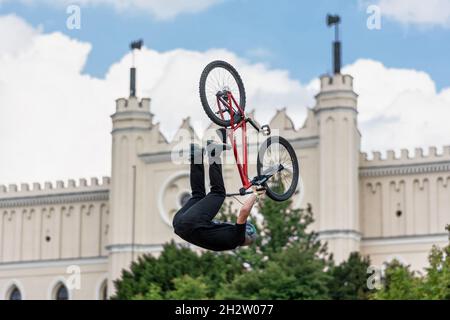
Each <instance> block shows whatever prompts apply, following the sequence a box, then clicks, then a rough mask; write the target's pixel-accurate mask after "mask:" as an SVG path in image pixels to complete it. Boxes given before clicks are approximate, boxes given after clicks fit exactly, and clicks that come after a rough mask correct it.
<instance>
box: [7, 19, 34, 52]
mask: <svg viewBox="0 0 450 320" xmlns="http://www.w3.org/2000/svg"><path fill="white" fill-rule="evenodd" d="M11 30H14V32H11ZM39 31H40V30H37V29H35V28H33V27H31V26H30V25H29V24H27V23H26V22H25V21H23V20H22V19H21V18H19V17H17V16H16V15H14V14H10V15H7V16H3V17H2V18H1V19H0V39H1V41H0V55H1V54H7V53H9V54H14V53H17V52H18V51H20V50H22V49H24V48H25V47H28V46H29V45H30V44H31V41H32V39H33V38H34V36H36V35H37V34H38V33H39Z"/></svg>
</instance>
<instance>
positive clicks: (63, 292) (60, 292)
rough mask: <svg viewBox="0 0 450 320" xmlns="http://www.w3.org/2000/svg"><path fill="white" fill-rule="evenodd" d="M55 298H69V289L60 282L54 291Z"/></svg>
mask: <svg viewBox="0 0 450 320" xmlns="http://www.w3.org/2000/svg"><path fill="white" fill-rule="evenodd" d="M55 300H69V291H67V288H66V286H65V285H63V284H60V285H59V286H58V287H57V289H56V293H55Z"/></svg>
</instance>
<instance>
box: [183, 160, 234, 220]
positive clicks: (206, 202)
mask: <svg viewBox="0 0 450 320" xmlns="http://www.w3.org/2000/svg"><path fill="white" fill-rule="evenodd" d="M214 160H215V161H213V159H211V158H210V160H209V180H210V183H211V191H210V192H209V193H208V194H207V195H206V197H204V198H203V199H201V200H200V201H199V202H197V203H196V204H195V206H193V207H192V208H191V210H189V211H187V212H186V216H188V215H189V216H190V215H191V214H192V215H193V216H195V220H196V221H198V222H200V223H201V222H204V223H209V222H210V221H211V220H213V219H214V217H215V216H216V215H217V213H218V212H219V210H220V208H221V207H222V204H223V202H224V200H225V184H224V182H223V176H222V164H221V163H220V161H217V160H218V159H217V158H216V159H214Z"/></svg>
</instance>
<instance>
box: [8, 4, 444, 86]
mask: <svg viewBox="0 0 450 320" xmlns="http://www.w3.org/2000/svg"><path fill="white" fill-rule="evenodd" d="M74 3H76V1H74ZM365 9H366V6H363V5H361V4H360V2H359V1H342V0H341V1H338V0H319V1H307V2H306V1H293V0H278V1H273V0H228V1H223V2H222V3H219V4H217V5H213V6H211V7H209V8H207V9H205V10H203V11H201V12H197V13H193V14H190V13H184V14H181V15H178V16H176V17H175V18H172V19H169V20H159V19H156V18H154V17H152V16H151V15H149V14H148V13H147V12H138V10H128V11H126V12H118V11H117V10H116V9H114V8H112V7H111V6H106V5H101V6H89V7H83V8H82V20H81V21H82V25H81V27H82V28H81V30H68V29H67V28H66V26H65V23H66V18H67V14H66V13H65V6H50V5H42V4H40V5H37V4H36V5H24V4H22V3H20V2H6V3H4V4H3V5H1V7H0V10H1V14H7V13H15V14H17V15H18V16H20V17H22V18H24V19H25V20H27V21H28V22H29V23H31V24H32V25H34V26H38V25H42V26H43V28H44V31H45V32H51V31H60V32H63V33H65V34H67V35H68V36H70V37H72V38H76V39H80V40H82V41H87V42H89V43H91V44H92V45H93V49H92V52H91V54H90V56H89V59H88V61H87V64H86V66H85V70H84V71H85V72H86V73H88V74H91V75H94V76H97V77H103V76H104V74H105V72H106V71H107V70H108V68H109V66H110V65H111V64H113V63H114V62H116V61H117V60H118V59H120V58H121V57H122V56H123V55H124V54H125V53H126V51H127V50H128V47H127V45H128V43H129V42H130V40H133V39H136V38H143V39H144V41H145V43H146V46H147V47H150V48H152V49H155V50H158V51H167V50H171V49H174V48H185V49H189V50H199V51H203V50H207V49H209V48H226V49H228V50H230V51H232V52H235V53H237V54H238V55H239V56H241V57H246V58H247V59H249V61H250V62H264V63H266V64H268V65H269V66H270V67H273V68H281V69H285V70H288V71H289V72H290V73H291V76H292V77H293V78H295V79H298V80H300V81H301V82H303V83H305V82H307V81H310V80H311V79H312V78H314V77H316V76H318V75H320V74H322V73H324V72H327V71H329V70H330V69H331V61H330V55H331V51H330V50H331V41H332V39H333V32H332V30H330V29H328V28H327V27H326V25H325V23H324V21H325V15H326V13H328V12H330V13H338V14H340V15H341V16H342V19H343V23H342V26H341V34H342V39H343V63H344V65H345V64H349V63H352V62H354V61H355V60H356V59H358V58H371V59H374V60H377V61H381V62H383V64H384V65H385V66H386V67H395V68H408V69H416V70H421V71H425V72H427V73H428V74H430V76H431V77H432V78H433V80H434V81H435V82H436V86H437V89H438V90H440V89H441V88H443V87H448V86H449V85H450V77H449V76H448V75H449V74H450V59H449V58H448V52H450V41H449V39H450V28H442V27H439V26H425V27H423V26H417V25H404V24H401V23H399V22H397V21H394V20H391V19H389V18H384V17H382V28H381V30H369V29H367V27H366V19H367V17H368V15H367V14H366V12H365Z"/></svg>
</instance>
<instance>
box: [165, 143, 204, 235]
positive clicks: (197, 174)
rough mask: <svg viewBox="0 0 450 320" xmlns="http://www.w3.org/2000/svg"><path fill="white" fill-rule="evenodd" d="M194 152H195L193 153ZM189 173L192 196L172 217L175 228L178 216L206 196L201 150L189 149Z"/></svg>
mask: <svg viewBox="0 0 450 320" xmlns="http://www.w3.org/2000/svg"><path fill="white" fill-rule="evenodd" d="M194 153H195V154H194ZM190 162H191V164H190V175H189V180H190V184H191V191H192V196H191V198H190V199H189V200H188V201H187V202H186V204H185V205H184V206H183V207H182V208H181V209H180V210H178V212H177V213H176V214H175V216H174V218H173V226H174V228H175V226H176V224H177V223H178V222H179V220H180V218H181V217H182V216H183V215H184V213H185V212H186V211H187V210H188V209H189V208H190V207H192V206H193V205H194V204H196V203H197V202H198V201H200V200H201V199H203V198H204V197H205V196H206V192H205V168H204V166H203V151H200V152H199V151H194V150H191V159H190Z"/></svg>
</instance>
